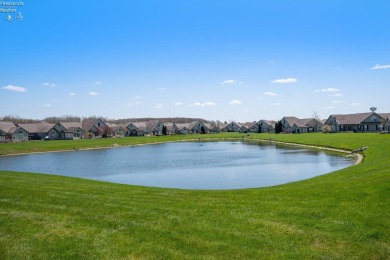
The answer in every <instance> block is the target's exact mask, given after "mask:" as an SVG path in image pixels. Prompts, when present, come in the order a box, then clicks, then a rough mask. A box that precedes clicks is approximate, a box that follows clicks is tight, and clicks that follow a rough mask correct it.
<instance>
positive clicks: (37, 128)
mask: <svg viewBox="0 0 390 260" xmlns="http://www.w3.org/2000/svg"><path fill="white" fill-rule="evenodd" d="M19 126H20V127H22V128H24V129H25V130H26V131H27V132H29V133H30V134H32V133H48V132H49V131H50V129H52V128H53V127H54V126H55V124H50V123H48V122H45V121H42V122H40V123H33V124H19Z"/></svg>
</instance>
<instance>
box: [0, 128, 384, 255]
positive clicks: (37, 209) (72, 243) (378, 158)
mask: <svg viewBox="0 0 390 260" xmlns="http://www.w3.org/2000/svg"><path fill="white" fill-rule="evenodd" d="M216 136H217V137H216V138H242V136H243V135H242V134H226V135H225V134H223V135H220V136H218V135H216ZM204 137H205V136H200V137H198V136H196V137H195V139H197V138H204ZM210 137H214V136H210ZM270 137H275V139H276V141H280V142H288V143H297V144H305V145H318V146H323V147H329V148H335V149H342V150H354V149H356V148H359V147H362V146H368V147H369V148H368V149H367V150H366V151H365V159H364V161H363V163H361V164H359V165H355V166H351V167H349V168H346V169H343V170H340V171H336V172H333V173H330V174H326V175H321V176H318V177H315V178H312V179H308V180H304V181H299V182H295V183H290V184H286V185H279V186H274V187H269V188H260V189H245V190H229V191H192V190H177V189H162V188H148V187H138V186H128V185H121V184H112V183H104V182H97V181H91V180H82V179H77V178H69V177H61V176H54V175H43V174H30V173H16V172H4V171H3V172H0V207H1V209H2V210H1V212H0V255H1V256H2V258H3V259H15V258H17V259H20V258H34V259H36V258H40V259H48V258H104V259H107V258H149V259H161V258H169V259H171V258H175V259H176V258H180V259H194V258H196V259H198V258H229V259H230V258H263V259H264V258H272V259H275V258H333V259H345V258H355V259H386V258H387V257H388V256H389V255H390V237H389V234H390V232H389V231H390V229H389V228H390V223H389V219H390V213H389V205H390V204H389V202H390V200H389V198H390V196H389V195H390V193H389V191H390V170H389V168H388V159H389V158H390V138H389V137H390V136H388V135H378V134H332V135H325V134H305V135H268V134H252V135H250V136H249V139H254V140H260V139H261V140H267V139H269V138H270ZM123 139H127V138H123ZM135 139H138V138H135ZM167 139H170V140H164V141H177V140H178V139H177V137H174V138H172V137H169V138H167ZM192 139H194V136H192ZM108 140H109V139H108ZM119 140H120V139H115V140H111V141H112V142H113V143H118V145H121V146H122V145H132V144H140V143H142V142H147V143H150V142H152V141H157V140H161V138H160V139H158V138H149V139H147V140H146V141H145V140H143V139H138V140H136V141H135V140H131V141H130V140H120V141H119ZM67 142H68V141H67ZM137 142H138V143H137ZM91 143H92V142H91ZM91 143H89V144H91ZM18 145H20V144H16V146H9V147H7V148H4V147H3V146H2V145H0V153H1V154H6V153H11V152H15V151H17V152H22V151H23V149H22V148H20V147H18ZM66 145H69V146H68V148H69V149H68V150H72V149H73V148H72V144H70V143H69V144H62V143H61V142H59V143H58V144H57V148H64V147H66ZM73 145H74V144H73ZM104 145H106V146H110V145H112V143H111V144H110V143H106V141H104V140H103V141H98V142H96V143H95V144H94V147H91V148H99V147H103V146H104ZM21 146H23V144H21ZM83 146H85V144H81V145H78V146H77V147H83ZM23 148H24V149H26V150H25V151H28V152H36V151H44V150H46V151H52V150H55V142H53V143H49V142H42V144H39V145H38V147H37V146H36V147H35V148H34V147H32V146H31V147H30V146H28V147H23Z"/></svg>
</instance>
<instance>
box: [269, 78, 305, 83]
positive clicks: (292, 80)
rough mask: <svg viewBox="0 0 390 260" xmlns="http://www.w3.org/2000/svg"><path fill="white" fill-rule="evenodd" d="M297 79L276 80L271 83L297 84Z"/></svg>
mask: <svg viewBox="0 0 390 260" xmlns="http://www.w3.org/2000/svg"><path fill="white" fill-rule="evenodd" d="M297 81H298V80H297V79H294V78H287V79H275V80H273V81H271V83H278V84H288V83H294V82H297Z"/></svg>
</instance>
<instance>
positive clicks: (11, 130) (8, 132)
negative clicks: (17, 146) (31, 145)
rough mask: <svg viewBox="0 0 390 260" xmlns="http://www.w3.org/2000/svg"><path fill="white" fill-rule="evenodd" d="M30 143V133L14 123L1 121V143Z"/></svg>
mask: <svg viewBox="0 0 390 260" xmlns="http://www.w3.org/2000/svg"><path fill="white" fill-rule="evenodd" d="M24 141H28V132H27V131H26V130H25V129H24V128H23V127H20V126H16V125H15V124H14V123H12V122H6V121H0V143H1V142H24Z"/></svg>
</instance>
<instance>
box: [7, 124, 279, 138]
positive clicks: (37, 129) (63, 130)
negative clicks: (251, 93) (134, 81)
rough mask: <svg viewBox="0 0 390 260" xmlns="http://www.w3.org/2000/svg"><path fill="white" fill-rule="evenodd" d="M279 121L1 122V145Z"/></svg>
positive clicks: (245, 128) (238, 128) (243, 128)
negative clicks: (218, 122) (222, 122)
mask: <svg viewBox="0 0 390 260" xmlns="http://www.w3.org/2000/svg"><path fill="white" fill-rule="evenodd" d="M274 125H275V121H267V120H260V121H259V122H251V123H236V122H231V123H229V124H219V125H212V124H210V123H204V122H201V121H194V122H191V123H181V124H179V123H177V124H175V123H162V122H161V121H160V120H150V121H145V122H128V123H124V124H113V123H108V122H104V121H103V120H102V119H86V120H83V121H82V122H58V123H55V124H52V123H48V122H45V121H42V122H39V123H31V124H14V123H12V122H2V121H0V142H20V141H27V140H45V139H46V140H71V139H83V138H86V139H87V138H102V137H125V136H158V135H174V134H210V133H219V132H241V133H247V132H253V133H258V132H273V131H274Z"/></svg>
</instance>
